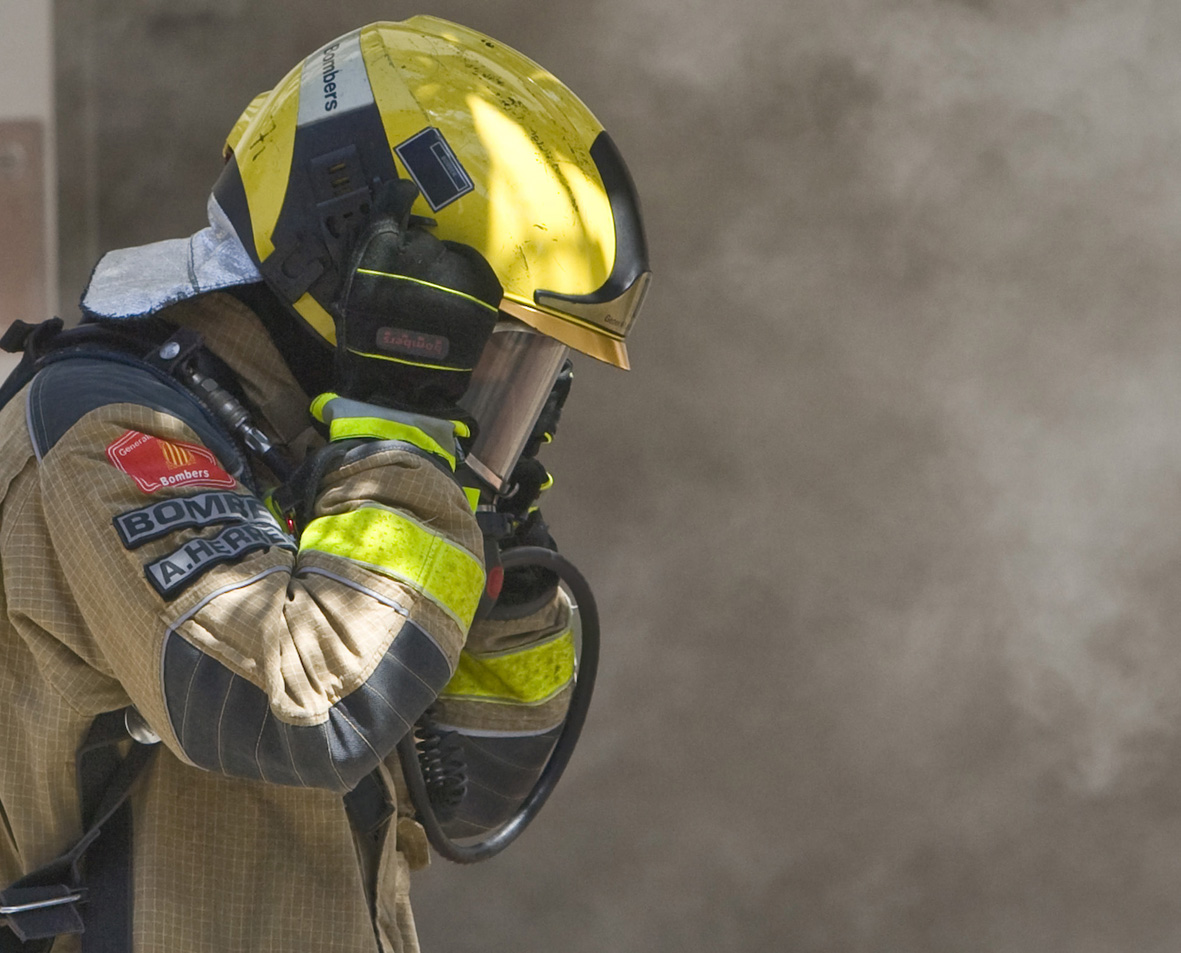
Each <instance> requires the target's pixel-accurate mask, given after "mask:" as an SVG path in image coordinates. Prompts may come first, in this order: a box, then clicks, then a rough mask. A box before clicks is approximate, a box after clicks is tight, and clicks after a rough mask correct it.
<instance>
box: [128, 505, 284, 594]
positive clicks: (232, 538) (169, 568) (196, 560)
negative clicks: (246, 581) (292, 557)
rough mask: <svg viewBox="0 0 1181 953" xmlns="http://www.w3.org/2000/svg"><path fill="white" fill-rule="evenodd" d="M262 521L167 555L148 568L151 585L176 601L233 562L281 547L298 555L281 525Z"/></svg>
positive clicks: (225, 531) (221, 533)
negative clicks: (215, 569)
mask: <svg viewBox="0 0 1181 953" xmlns="http://www.w3.org/2000/svg"><path fill="white" fill-rule="evenodd" d="M268 520H269V522H264V521H263V520H261V519H260V520H258V521H256V522H253V523H246V524H244V525H242V526H231V527H229V528H228V529H223V530H222V531H221V532H220V533H218V534H217V535H216V536H214V537H212V538H210V539H205V538H203V537H198V538H197V539H194V540H190V541H189V542H187V543H185V544H184V545H183V546H181V547H180V548H179V549H176V550H174V551H173V552H171V553H169V554H168V555H167V556H162V557H161V558H159V559H156V560H153V561H152V562H150V563H148V564H147V565H146V566H144V575H145V576H147V577H148V582H150V583H151V584H152V588H154V589H155V590H156V591H157V592H158V593H160V595H161V596H163V597H164V598H165V599H172V598H173V597H174V596H176V595H178V594H180V593H181V592H182V591H183V590H185V589H186V588H188V586H189V585H190V584H191V583H192V582H194V581H195V580H196V579H198V578H199V577H200V576H203V575H204V574H205V573H206V572H208V571H209V570H210V569H212V568H213V567H214V566H217V565H220V564H221V563H228V562H233V561H234V560H236V559H240V558H242V557H243V556H245V555H246V554H247V553H253V552H257V551H258V550H261V549H269V548H270V547H271V546H278V547H279V548H280V549H288V550H291V551H292V552H295V550H296V546H295V542H294V541H293V540H292V539H291V537H289V536H288V535H287V534H286V533H284V532H283V530H282V529H280V528H279V524H278V523H276V522H274V520H273V519H270V518H269V517H268Z"/></svg>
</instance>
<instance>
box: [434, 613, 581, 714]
mask: <svg viewBox="0 0 1181 953" xmlns="http://www.w3.org/2000/svg"><path fill="white" fill-rule="evenodd" d="M574 656H575V653H574V634H573V633H572V632H571V631H570V630H569V629H567V630H566V631H565V632H563V633H561V634H560V635H559V636H557V637H556V638H553V639H550V640H549V641H546V642H543V643H541V644H540V645H530V646H529V647H528V648H524V649H519V650H517V651H514V652H501V653H498V654H496V655H472V654H471V653H469V652H466V651H465V652H462V653H460V656H459V665H458V666H457V667H456V669H455V674H454V675H453V676H452V677H451V681H449V682H448V683H447V687H446V688H444V689H443V691H442V693H441V696H440V697H450V698H457V699H458V698H467V699H473V700H477V701H490V702H508V703H512V704H518V705H540V704H541V703H542V702H545V701H548V700H549V699H551V698H553V697H554V696H555V695H557V694H558V692H560V691H561V690H562V689H563V688H565V687H566V686H567V685H569V684H570V680H571V679H572V678H574Z"/></svg>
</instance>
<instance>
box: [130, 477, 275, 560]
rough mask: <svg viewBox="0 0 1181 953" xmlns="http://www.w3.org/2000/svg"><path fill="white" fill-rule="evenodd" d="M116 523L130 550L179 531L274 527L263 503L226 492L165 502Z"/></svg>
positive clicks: (143, 508)
mask: <svg viewBox="0 0 1181 953" xmlns="http://www.w3.org/2000/svg"><path fill="white" fill-rule="evenodd" d="M112 522H113V523H114V524H115V530H116V531H117V532H118V533H119V538H120V539H121V540H123V546H124V547H125V548H127V549H135V548H137V547H139V546H142V545H143V544H144V543H147V542H151V541H152V540H153V539H159V538H160V537H161V536H167V535H168V534H169V533H171V532H174V531H176V530H178V529H192V528H193V527H197V526H212V525H214V524H215V523H255V522H262V523H265V524H267V525H268V526H270V525H272V524H273V520H272V519H271V514H270V513H269V512H268V511H267V508H266V506H264V505H263V503H262V501H261V500H259V499H256V498H255V497H253V496H244V495H243V494H241V493H230V492H228V491H226V490H213V491H210V492H208V493H197V494H195V495H194V496H182V497H178V498H176V499H172V500H161V501H160V502H159V503H153V504H152V505H151V506H142V507H139V508H138V509H134V510H128V511H127V512H126V513H120V514H119V515H118V516H116V517H115V518H114V520H112Z"/></svg>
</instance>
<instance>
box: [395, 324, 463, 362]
mask: <svg viewBox="0 0 1181 953" xmlns="http://www.w3.org/2000/svg"><path fill="white" fill-rule="evenodd" d="M377 346H378V348H380V349H381V350H383V351H390V352H393V353H395V354H409V355H411V356H413V357H433V358H435V359H436V360H441V359H442V358H445V357H446V356H447V353H448V352H449V351H450V350H451V342H450V341H448V340H447V339H446V338H445V337H443V336H442V335H439V334H424V333H423V332H422V331H407V330H406V329H405V328H378V329H377Z"/></svg>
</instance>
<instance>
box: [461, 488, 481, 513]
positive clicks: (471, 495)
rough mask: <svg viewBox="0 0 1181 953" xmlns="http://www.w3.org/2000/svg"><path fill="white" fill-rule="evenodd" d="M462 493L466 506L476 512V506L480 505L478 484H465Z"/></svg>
mask: <svg viewBox="0 0 1181 953" xmlns="http://www.w3.org/2000/svg"><path fill="white" fill-rule="evenodd" d="M463 495H464V496H466V497H467V502H468V506H470V507H471V508H472V512H473V513H474V512H476V507H477V506H479V505H480V488H479V487H478V486H465V487H464V488H463Z"/></svg>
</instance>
